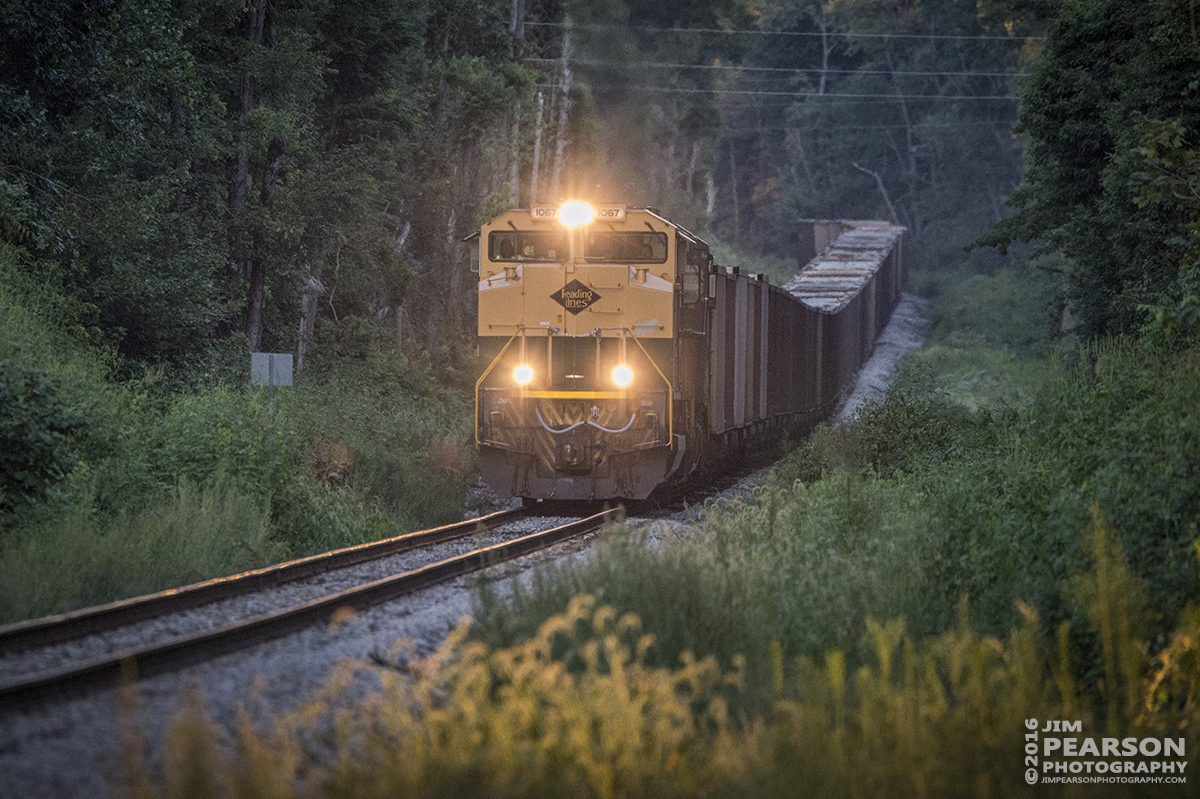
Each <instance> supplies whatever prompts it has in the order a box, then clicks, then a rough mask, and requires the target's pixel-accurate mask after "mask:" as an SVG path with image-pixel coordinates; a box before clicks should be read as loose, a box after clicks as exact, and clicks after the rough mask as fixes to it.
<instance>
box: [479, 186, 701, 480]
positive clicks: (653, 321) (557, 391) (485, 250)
mask: <svg viewBox="0 0 1200 799" xmlns="http://www.w3.org/2000/svg"><path fill="white" fill-rule="evenodd" d="M477 246H478V263H479V283H478V291H479V325H478V335H479V339H478V340H479V353H480V356H481V361H482V363H483V364H485V366H484V368H483V370H482V372H481V374H480V377H479V380H478V382H477V383H476V389H475V406H476V419H475V424H476V444H477V446H478V448H479V453H480V464H481V469H482V472H483V477H484V480H485V481H486V482H487V483H488V484H489V485H490V486H491V487H492V488H493V489H494V490H495V491H496V492H497V493H498V494H500V495H501V496H519V497H526V498H541V499H558V500H606V499H622V498H624V499H644V498H645V497H647V496H648V495H649V494H650V493H651V492H652V491H653V490H654V489H655V488H656V487H658V486H659V485H661V484H663V483H664V482H667V481H668V480H669V479H670V478H671V476H672V475H673V474H675V473H677V472H678V471H679V469H680V465H681V464H682V463H684V462H685V460H686V459H685V457H684V455H685V451H686V450H687V435H686V433H687V429H686V424H687V422H688V420H689V418H692V417H694V416H695V412H694V407H692V406H690V405H689V404H688V402H687V395H689V394H692V393H693V392H694V390H695V389H696V388H699V383H700V382H703V380H704V376H703V375H699V376H697V375H696V374H694V372H695V371H696V370H695V368H694V367H693V368H690V369H684V368H681V362H682V360H683V358H682V357H681V356H682V355H683V353H682V352H681V350H680V347H681V346H686V345H685V341H686V339H687V338H688V337H689V336H692V337H694V336H695V334H696V333H697V332H700V333H702V332H703V330H704V327H705V325H706V320H707V314H706V313H705V308H706V305H707V303H708V296H707V295H708V294H709V292H708V288H709V286H708V284H709V280H708V275H709V273H710V271H711V257H710V256H709V254H708V247H707V245H705V244H704V242H702V241H701V240H699V239H698V238H696V237H695V236H693V235H691V234H690V233H688V232H687V231H686V230H684V229H683V228H681V227H679V226H677V225H674V224H673V223H671V222H670V221H669V220H667V219H665V218H664V217H662V216H660V215H658V214H657V213H655V212H654V211H653V210H650V209H630V208H626V207H624V206H615V205H613V206H600V207H597V208H591V207H590V206H586V205H584V204H580V203H567V204H564V205H562V206H534V207H533V208H530V209H522V210H513V211H509V212H507V213H505V214H503V215H501V216H499V217H497V218H496V219H494V220H492V221H491V222H489V223H488V224H486V225H484V226H483V228H482V230H481V231H480V234H479V238H478V242H477ZM701 360H703V358H701ZM698 381H699V382H698Z"/></svg>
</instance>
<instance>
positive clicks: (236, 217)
mask: <svg viewBox="0 0 1200 799" xmlns="http://www.w3.org/2000/svg"><path fill="white" fill-rule="evenodd" d="M266 16H267V0H254V8H253V10H252V13H251V14H250V18H249V20H248V24H247V30H246V38H247V39H248V40H249V42H250V45H251V49H253V48H254V47H256V46H258V45H260V44H262V38H263V26H264V23H265V21H266ZM253 106H254V75H253V74H252V73H251V72H249V71H246V72H244V73H242V76H241V78H240V80H239V81H238V110H237V114H238V116H237V126H238V128H239V130H238V137H237V160H236V161H235V162H234V167H233V174H232V175H231V176H230V180H229V217H230V219H231V221H232V224H231V225H230V238H231V241H230V261H231V262H232V265H233V268H234V271H235V272H242V271H243V270H244V269H245V268H246V254H245V252H244V248H243V246H242V234H243V230H242V215H243V211H244V210H245V205H246V194H247V193H248V191H249V187H250V131H249V130H247V126H246V118H247V117H248V116H249V115H250V111H251V109H252V108H253Z"/></svg>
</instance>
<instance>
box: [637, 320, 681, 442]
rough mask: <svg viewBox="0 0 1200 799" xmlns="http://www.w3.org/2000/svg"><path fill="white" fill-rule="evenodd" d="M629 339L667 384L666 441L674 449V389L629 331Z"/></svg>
mask: <svg viewBox="0 0 1200 799" xmlns="http://www.w3.org/2000/svg"><path fill="white" fill-rule="evenodd" d="M629 338H632V339H633V343H634V344H637V345H638V347H639V348H640V349H641V351H642V354H643V355H645V356H646V360H647V361H649V362H650V365H651V366H653V367H654V371H656V372H658V376H659V377H661V378H662V381H663V382H664V383H666V384H667V440H668V441H670V442H671V449H675V387H674V386H672V385H671V381H670V380H668V379H667V376H666V375H665V374H663V371H662V369H659V368H658V364H657V363H655V362H654V359H653V358H651V357H650V353H649V352H647V351H646V347H645V345H644V344H642V342H640V341H638V338H637V335H635V334H634V332H633V330H629Z"/></svg>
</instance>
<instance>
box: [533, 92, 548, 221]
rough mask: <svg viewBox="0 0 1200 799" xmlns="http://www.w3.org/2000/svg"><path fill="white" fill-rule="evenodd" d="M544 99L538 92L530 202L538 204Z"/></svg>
mask: <svg viewBox="0 0 1200 799" xmlns="http://www.w3.org/2000/svg"><path fill="white" fill-rule="evenodd" d="M543 107H544V100H543V99H542V93H541V92H538V112H537V123H536V125H537V127H535V128H534V129H533V174H532V175H530V177H529V204H530V205H531V206H533V205H537V201H538V166H539V162H540V161H541V160H542V109H543Z"/></svg>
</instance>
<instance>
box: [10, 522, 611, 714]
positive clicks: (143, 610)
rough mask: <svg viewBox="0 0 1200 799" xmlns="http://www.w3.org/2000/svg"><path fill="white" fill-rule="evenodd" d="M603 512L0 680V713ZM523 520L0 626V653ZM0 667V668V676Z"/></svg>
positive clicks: (302, 619) (407, 588)
mask: <svg viewBox="0 0 1200 799" xmlns="http://www.w3.org/2000/svg"><path fill="white" fill-rule="evenodd" d="M613 513H614V512H613V511H605V512H603V513H598V514H595V515H593V516H589V517H587V518H584V519H579V520H577V521H574V522H571V523H568V524H564V525H560V526H558V527H553V528H551V529H547V530H542V531H540V532H536V533H531V534H528V535H523V536H520V537H518V538H514V539H512V540H508V541H504V542H502V543H498V544H494V545H492V546H486V547H481V548H476V549H473V550H471V551H469V552H466V553H464V554H460V555H456V556H454V557H450V558H446V559H443V560H438V561H436V562H433V563H429V564H427V565H424V566H420V567H418V568H413V569H410V570H407V571H404V572H401V573H398V574H391V575H388V576H385V577H381V578H378V579H372V580H367V581H365V582H359V583H357V584H354V585H353V586H352V587H349V588H343V589H341V590H337V591H334V592H332V593H329V594H323V595H319V596H317V597H316V598H312V599H309V600H307V601H304V602H300V603H298V604H292V605H288V606H285V607H281V608H277V609H274V610H271V611H269V612H265V613H258V614H254V615H248V616H245V617H243V618H240V619H237V620H235V621H230V622H228V623H225V624H223V625H220V626H217V627H212V628H210V629H204V630H199V631H193V632H189V633H184V634H177V635H170V634H167V635H160V636H159V637H157V638H155V639H154V640H152V641H149V642H145V643H139V644H137V645H134V646H124V647H120V648H117V649H115V650H113V651H109V652H105V653H103V654H99V655H92V656H85V657H83V658H81V659H72V660H71V661H70V662H68V663H65V664H63V665H61V666H58V667H55V668H52V669H39V670H37V671H34V672H29V671H27V672H24V673H21V674H20V675H18V676H15V677H0V707H5V708H11V707H19V706H23V705H27V704H29V703H32V702H35V701H38V700H41V699H45V698H48V697H58V696H64V695H70V694H74V693H79V692H83V691H86V690H89V689H92V688H96V687H103V686H111V685H115V684H117V683H118V682H119V681H120V680H122V679H129V678H130V677H132V676H135V675H136V676H139V677H149V676H153V675H155V674H161V673H165V672H169V671H174V670H177V669H180V668H183V667H186V666H189V665H192V664H195V663H199V662H202V661H205V660H209V659H212V658H215V657H218V656H220V655H223V654H226V653H228V652H232V651H236V650H239V649H244V648H247V647H250V646H254V645H256V644H259V643H262V642H264V641H268V640H271V639H274V638H278V637H281V636H284V635H287V634H289V633H291V632H293V631H296V630H298V629H301V628H303V627H306V626H308V625H311V624H314V623H318V622H321V623H324V622H328V621H329V620H330V618H331V617H332V616H333V614H334V613H336V612H338V611H339V610H341V609H343V608H349V609H353V610H361V609H362V608H365V607H369V606H371V605H376V604H380V603H382V602H386V601H389V600H392V599H395V598H396V597H399V596H402V595H404V594H407V593H411V592H413V591H418V590H421V589H423V588H427V587H429V586H432V585H436V584H438V583H442V582H446V581H449V580H452V579H454V578H456V577H459V576H462V575H464V574H469V573H471V572H474V571H477V570H479V569H482V568H485V567H487V566H491V565H494V564H497V563H503V562H505V561H507V560H512V559H514V558H518V557H522V556H524V555H528V554H531V553H533V552H537V551H538V550H541V549H545V548H547V547H550V546H553V545H554V544H557V543H560V542H562V541H565V540H567V539H570V538H573V537H576V536H580V535H584V534H586V533H588V532H592V531H594V530H597V529H599V528H600V527H601V526H602V525H603V524H604V523H605V522H607V521H608V520H609V519H610V518H612V514H613ZM523 515H524V512H523V511H522V510H520V509H517V510H512V511H502V512H500V513H495V514H491V515H490V516H485V517H482V518H481V519H472V520H470V521H467V522H461V523H459V524H454V525H447V526H445V527H439V528H436V529H433V530H425V531H421V532H417V533H410V534H408V535H404V536H399V537H396V538H391V539H386V540H384V541H378V542H374V543H371V544H363V545H360V546H356V547H348V548H345V549H340V550H335V551H332V552H326V553H323V554H321V555H315V556H313V557H309V558H303V559H300V560H296V561H290V562H288V563H282V564H279V565H277V566H271V567H268V568H265V569H257V570H255V571H251V572H246V573H244V574H239V575H234V576H232V577H226V578H220V579H216V580H209V581H206V582H203V583H196V584H194V585H190V586H185V587H183V588H179V589H172V590H169V591H163V592H160V593H157V594H150V595H147V596H144V597H137V598H134V599H129V600H123V601H120V602H114V603H111V604H109V605H102V606H99V607H95V608H86V609H83V610H79V611H75V612H72V613H67V614H63V615H60V616H52V617H48V618H45V619H37V620H33V621H28V622H19V623H17V624H11V625H7V626H5V627H0V654H3V655H9V654H12V653H14V652H18V651H23V650H33V649H37V648H39V647H48V646H70V644H71V642H73V641H76V640H78V639H82V638H85V637H88V636H94V635H97V634H103V633H106V632H110V631H113V630H119V629H121V628H125V627H129V626H131V625H135V624H139V623H142V622H146V621H148V620H153V619H158V618H161V617H164V616H169V615H170V614H177V613H180V612H185V611H188V610H192V609H195V608H198V607H201V606H206V605H210V604H212V603H215V602H220V601H223V600H228V599H231V598H236V597H243V596H247V595H251V594H255V593H259V592H268V591H271V590H272V589H274V588H277V587H279V586H281V585H284V584H286V583H292V582H296V581H300V580H306V579H309V578H320V577H321V576H323V575H328V574H331V573H334V572H337V571H339V570H344V569H348V568H350V567H353V566H358V565H361V564H365V563H369V562H371V561H377V560H379V559H382V558H388V557H391V556H393V555H396V554H398V553H402V552H408V551H411V550H415V549H420V548H424V547H429V546H433V545H435V544H440V543H444V542H448V541H453V540H455V539H460V538H465V537H467V536H471V535H474V534H477V533H478V532H480V530H481V527H482V528H483V529H484V530H493V529H494V528H496V527H498V526H500V525H503V524H505V523H507V522H511V521H514V520H516V519H518V518H520V517H521V516H523ZM0 662H2V661H0ZM0 668H2V667H0Z"/></svg>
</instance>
